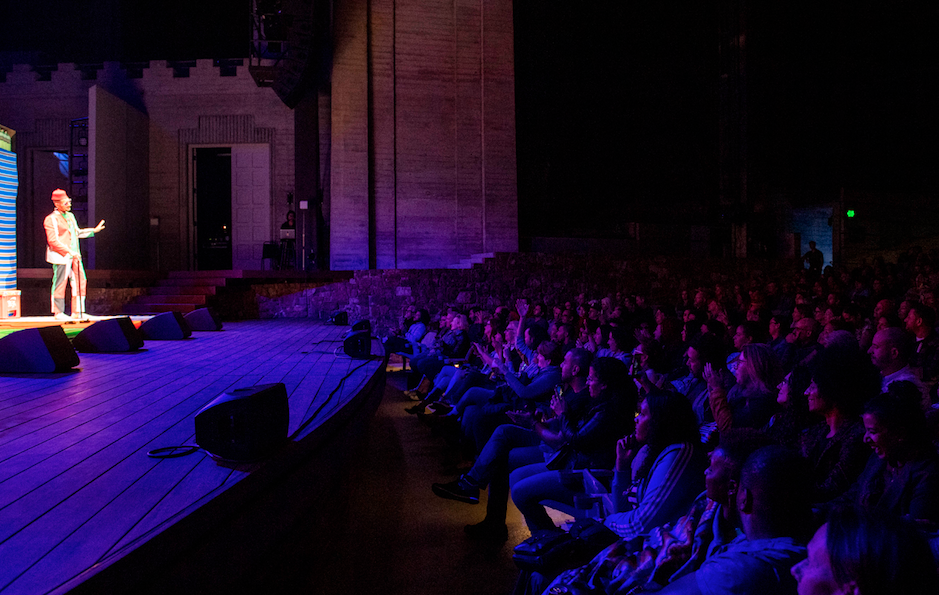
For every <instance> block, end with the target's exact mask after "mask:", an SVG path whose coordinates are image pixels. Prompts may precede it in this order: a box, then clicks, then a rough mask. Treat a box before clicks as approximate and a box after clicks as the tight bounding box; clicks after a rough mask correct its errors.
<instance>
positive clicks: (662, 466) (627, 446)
mask: <svg viewBox="0 0 939 595" xmlns="http://www.w3.org/2000/svg"><path fill="white" fill-rule="evenodd" d="M705 467H706V462H705V455H704V448H703V447H702V445H701V441H700V436H699V433H698V420H697V418H696V417H695V415H694V412H693V411H692V410H691V404H690V403H689V402H688V400H687V399H686V398H685V397H684V396H683V395H680V394H678V393H673V392H665V391H655V392H651V393H649V394H647V395H646V396H645V397H644V398H643V399H642V402H641V403H640V404H639V417H638V418H637V419H636V429H635V432H634V433H633V434H632V435H630V436H627V437H625V438H623V439H621V440H620V441H619V442H617V444H616V464H615V466H614V475H613V496H614V501H615V503H614V506H615V508H616V512H615V513H613V514H611V515H609V516H608V517H607V519H606V526H607V527H609V528H610V529H612V530H613V531H614V532H616V534H617V535H619V536H620V537H621V538H624V539H632V538H634V537H637V536H639V535H642V534H643V533H646V532H648V531H649V530H650V529H652V528H653V527H657V526H659V525H661V524H663V523H665V522H667V521H671V520H674V519H676V518H678V516H679V515H681V514H682V513H683V512H685V511H686V510H687V509H688V507H689V506H690V505H691V503H692V502H693V501H694V499H695V497H696V496H697V495H698V494H699V493H701V490H702V488H703V487H704V475H703V473H704V468H705Z"/></svg>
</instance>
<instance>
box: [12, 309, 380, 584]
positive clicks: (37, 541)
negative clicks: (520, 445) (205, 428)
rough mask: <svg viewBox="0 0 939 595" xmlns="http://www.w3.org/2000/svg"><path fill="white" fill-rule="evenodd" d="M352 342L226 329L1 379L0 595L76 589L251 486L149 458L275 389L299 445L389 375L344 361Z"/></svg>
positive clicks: (208, 464)
mask: <svg viewBox="0 0 939 595" xmlns="http://www.w3.org/2000/svg"><path fill="white" fill-rule="evenodd" d="M347 331H348V327H336V326H326V325H323V324H320V323H315V322H310V321H306V320H265V321H249V322H238V323H226V324H225V330H223V331H221V332H214V333H199V332H197V333H193V338H191V339H189V340H184V341H147V343H146V344H145V346H144V349H143V350H141V351H139V352H136V353H121V354H80V357H81V364H80V365H79V367H78V369H77V370H76V371H73V372H70V373H63V374H47V375H0V593H4V594H6V593H46V592H61V591H65V590H68V589H70V588H72V587H75V586H76V585H78V584H80V583H81V582H82V581H83V580H85V578H87V577H89V576H93V575H95V574H97V573H98V572H101V571H102V570H103V569H106V568H108V567H109V566H110V565H112V564H114V563H115V562H116V561H118V560H120V559H121V558H122V557H124V556H127V555H128V554H129V553H130V552H133V551H134V550H136V549H137V548H139V547H140V546H141V545H143V544H145V543H147V542H148V541H150V540H153V539H157V538H158V536H159V535H160V534H161V532H163V531H165V530H166V529H167V528H168V527H171V526H172V525H173V524H175V523H178V522H179V521H180V520H181V519H184V518H186V517H187V516H188V515H190V514H193V513H194V512H196V511H198V510H199V509H200V507H202V506H204V505H205V504H206V503H208V502H211V501H212V500H213V499H216V498H218V496H219V495H220V494H222V493H224V492H226V491H227V490H230V488H231V487H232V486H235V485H236V484H238V483H239V482H241V481H242V480H244V479H245V478H246V477H248V476H250V475H251V474H252V473H255V472H256V471H257V469H258V468H259V467H258V466H254V467H248V466H242V467H226V466H221V465H219V464H217V463H216V462H215V461H214V460H213V459H212V458H210V457H209V456H208V455H206V454H205V453H203V452H201V451H199V452H197V453H195V454H192V455H189V456H185V457H181V458H175V459H162V460H160V459H153V458H150V457H148V456H147V454H146V453H147V451H149V450H152V449H155V448H158V447H163V446H172V445H180V444H192V443H193V442H194V423H193V417H194V414H195V413H196V412H197V411H198V410H199V409H200V408H201V407H203V406H204V405H206V404H207V403H208V402H210V401H211V400H212V399H214V398H215V397H217V396H219V395H220V394H222V393H223V392H225V391H226V390H229V389H234V388H241V387H248V386H253V385H257V384H267V383H274V382H283V383H284V384H285V385H286V386H287V394H288V396H289V405H290V433H291V435H293V434H294V433H295V432H296V431H297V429H298V428H300V427H301V424H307V422H310V423H308V424H307V425H305V426H304V427H303V429H302V431H300V432H299V433H298V434H297V436H295V438H294V443H295V444H296V443H302V442H303V439H304V437H305V436H308V435H309V433H310V432H313V431H314V430H315V428H317V427H318V426H320V425H321V424H322V423H324V422H326V421H327V420H329V419H330V417H331V416H332V415H333V414H334V413H336V412H337V411H339V410H341V409H342V407H343V405H344V404H345V403H347V402H349V400H350V399H353V398H354V397H355V396H356V395H357V394H359V392H360V391H362V390H363V388H364V387H365V386H366V384H367V383H369V381H370V380H371V379H373V378H374V377H376V374H377V373H378V372H379V371H381V372H383V370H380V368H381V365H382V361H383V360H382V359H380V358H375V359H371V360H361V359H360V360H353V359H351V358H349V357H348V356H346V355H345V354H343V353H342V352H341V346H342V342H341V338H342V336H343V335H344V334H345V333H346V332H347ZM337 350H338V351H339V354H338V355H337V354H336V351H337ZM372 353H375V354H378V353H380V345H379V344H378V342H377V341H374V340H373V342H372ZM249 483H250V482H249Z"/></svg>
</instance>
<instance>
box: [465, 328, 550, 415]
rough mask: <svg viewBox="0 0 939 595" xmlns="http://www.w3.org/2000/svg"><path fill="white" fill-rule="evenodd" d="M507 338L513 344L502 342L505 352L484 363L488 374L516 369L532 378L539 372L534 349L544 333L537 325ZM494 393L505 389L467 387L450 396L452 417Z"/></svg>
mask: <svg viewBox="0 0 939 595" xmlns="http://www.w3.org/2000/svg"><path fill="white" fill-rule="evenodd" d="M521 322H524V321H523V320H521V319H520V320H519V321H517V322H515V323H514V324H515V325H516V328H521V326H519V325H520V323H521ZM510 324H511V323H510ZM511 335H512V337H513V341H512V342H509V341H507V342H506V348H507V349H504V350H503V354H502V357H500V358H492V360H487V363H489V365H490V366H491V368H492V371H493V372H494V373H495V374H498V375H500V377H501V375H502V374H503V370H509V371H513V372H514V371H516V370H518V372H519V374H520V375H521V376H522V377H523V378H528V379H532V378H534V377H535V376H537V375H538V374H539V373H540V372H541V371H542V370H541V368H540V367H539V366H538V353H537V349H538V348H539V347H540V346H541V344H542V343H543V342H545V341H547V340H548V332H547V331H546V330H544V329H543V328H541V327H540V326H538V325H529V326H528V327H527V328H526V329H525V331H524V333H523V334H521V335H519V334H518V333H511ZM545 382H547V381H545ZM502 384H503V385H504V384H505V383H504V382H503V383H502ZM498 390H505V388H504V387H503V388H501V389H500V385H494V386H485V385H483V386H478V387H467V389H466V390H465V391H464V392H463V393H462V394H459V395H454V399H455V401H456V402H455V403H454V409H453V412H452V414H453V415H454V416H461V415H462V414H463V411H464V410H465V409H466V408H467V407H469V406H470V405H484V404H486V403H487V402H488V401H489V400H490V399H491V398H493V396H494V395H495V394H496V392H497V391H498ZM451 402H452V401H451Z"/></svg>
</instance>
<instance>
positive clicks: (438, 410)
mask: <svg viewBox="0 0 939 595" xmlns="http://www.w3.org/2000/svg"><path fill="white" fill-rule="evenodd" d="M427 409H428V410H429V411H430V414H431V415H435V416H437V417H443V416H444V415H447V414H448V413H450V412H451V411H453V407H451V406H449V405H447V404H446V403H443V402H441V401H434V402H433V403H431V404H430V405H428V406H427Z"/></svg>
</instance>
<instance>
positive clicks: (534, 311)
mask: <svg viewBox="0 0 939 595" xmlns="http://www.w3.org/2000/svg"><path fill="white" fill-rule="evenodd" d="M530 313H531V316H530V318H529V324H537V325H538V326H540V327H541V328H543V329H544V330H548V315H547V310H546V309H545V305H544V304H540V303H539V304H534V305H532V306H531V308H530Z"/></svg>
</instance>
